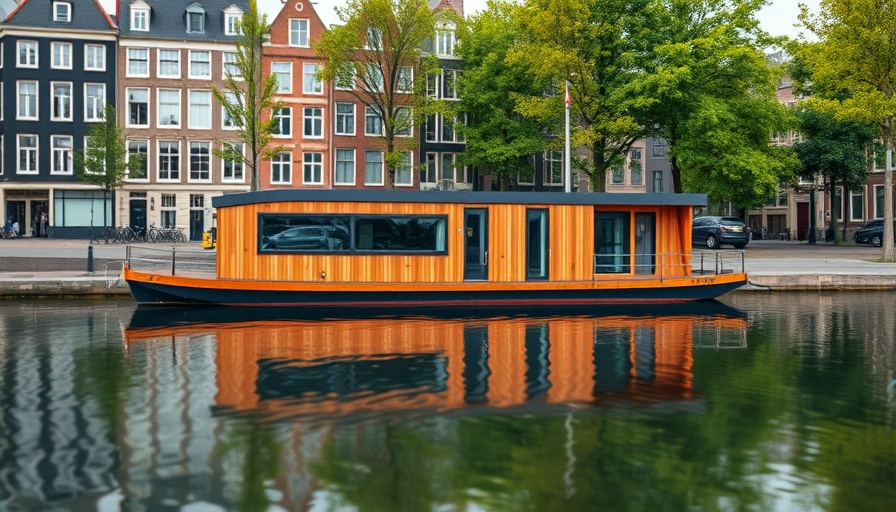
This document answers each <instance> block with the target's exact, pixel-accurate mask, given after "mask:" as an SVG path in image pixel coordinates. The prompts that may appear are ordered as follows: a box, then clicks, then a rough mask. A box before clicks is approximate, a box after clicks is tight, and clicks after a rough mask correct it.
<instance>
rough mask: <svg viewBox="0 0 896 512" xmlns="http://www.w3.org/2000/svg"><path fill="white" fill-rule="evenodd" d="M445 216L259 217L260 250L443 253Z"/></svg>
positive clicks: (273, 215)
mask: <svg viewBox="0 0 896 512" xmlns="http://www.w3.org/2000/svg"><path fill="white" fill-rule="evenodd" d="M447 225H448V220H447V218H446V217H420V216H411V215H404V216H387V215H376V216H374V215H364V216H356V215H303V214H282V215H276V214H264V215H260V216H259V234H260V242H259V246H260V252H263V253H271V252H300V253H317V252H325V253H349V252H388V253H406V252H414V253H444V252H445V248H446V245H447V239H448V237H447V232H448V230H447Z"/></svg>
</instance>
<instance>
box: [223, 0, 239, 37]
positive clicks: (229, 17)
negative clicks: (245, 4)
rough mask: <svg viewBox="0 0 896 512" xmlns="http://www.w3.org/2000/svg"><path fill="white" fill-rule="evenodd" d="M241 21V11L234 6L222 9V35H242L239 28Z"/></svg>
mask: <svg viewBox="0 0 896 512" xmlns="http://www.w3.org/2000/svg"><path fill="white" fill-rule="evenodd" d="M242 20H243V11H242V10H241V9H240V8H239V7H236V6H234V5H231V6H230V7H228V8H227V9H224V35H225V36H239V35H242V33H243V31H242V28H241V27H240V26H239V24H240V22H241V21H242Z"/></svg>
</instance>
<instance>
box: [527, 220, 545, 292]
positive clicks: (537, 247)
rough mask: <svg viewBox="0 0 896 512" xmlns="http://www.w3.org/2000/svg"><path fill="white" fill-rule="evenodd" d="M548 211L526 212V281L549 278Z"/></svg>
mask: <svg viewBox="0 0 896 512" xmlns="http://www.w3.org/2000/svg"><path fill="white" fill-rule="evenodd" d="M548 243H549V239H548V211H547V210H542V209H531V210H526V279H547V278H548Z"/></svg>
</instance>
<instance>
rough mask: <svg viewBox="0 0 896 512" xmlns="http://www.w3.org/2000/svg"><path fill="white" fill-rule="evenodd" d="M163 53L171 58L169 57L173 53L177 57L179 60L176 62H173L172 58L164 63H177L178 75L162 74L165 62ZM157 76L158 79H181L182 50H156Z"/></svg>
mask: <svg viewBox="0 0 896 512" xmlns="http://www.w3.org/2000/svg"><path fill="white" fill-rule="evenodd" d="M163 52H164V53H166V54H167V56H169V57H170V55H171V54H172V53H173V54H174V55H177V60H175V61H172V60H171V59H170V58H169V59H167V60H165V61H164V62H166V63H169V62H176V63H177V66H176V67H177V73H175V74H171V75H166V74H164V73H162V62H163V61H162V53H163ZM156 76H157V77H158V78H180V50H179V49H176V48H159V49H157V50H156Z"/></svg>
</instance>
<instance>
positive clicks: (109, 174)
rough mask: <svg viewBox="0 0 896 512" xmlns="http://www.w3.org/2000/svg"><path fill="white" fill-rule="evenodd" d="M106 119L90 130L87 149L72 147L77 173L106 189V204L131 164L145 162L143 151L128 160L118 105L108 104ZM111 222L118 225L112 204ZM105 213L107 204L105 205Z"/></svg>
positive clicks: (80, 177) (104, 194)
mask: <svg viewBox="0 0 896 512" xmlns="http://www.w3.org/2000/svg"><path fill="white" fill-rule="evenodd" d="M103 116H104V118H103V121H102V122H101V123H98V124H94V125H92V126H91V127H90V130H88V132H87V143H86V147H85V149H84V151H73V152H72V162H73V164H74V171H75V175H76V176H77V177H78V178H79V179H80V180H81V181H83V182H85V183H89V184H91V185H96V186H98V187H100V188H101V189H102V190H103V204H104V205H106V204H107V203H108V201H109V195H110V194H112V193H114V192H115V189H117V188H120V187H121V185H122V183H124V180H125V178H126V177H127V172H128V165H133V166H135V167H139V166H140V165H142V158H143V155H133V156H131V158H130V161H128V153H127V148H126V146H125V142H124V134H123V132H122V129H121V128H120V127H119V126H118V121H117V120H116V118H115V107H113V106H112V105H110V104H106V108H105V110H104V111H103ZM111 210H112V218H111V225H112V226H115V208H112V209H111ZM104 214H105V207H104Z"/></svg>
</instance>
